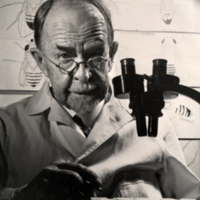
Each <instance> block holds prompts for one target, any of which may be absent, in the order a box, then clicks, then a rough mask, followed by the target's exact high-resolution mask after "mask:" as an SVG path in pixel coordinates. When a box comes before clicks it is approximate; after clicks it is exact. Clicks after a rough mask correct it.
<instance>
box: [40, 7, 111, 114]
mask: <svg viewBox="0 0 200 200" xmlns="http://www.w3.org/2000/svg"><path fill="white" fill-rule="evenodd" d="M42 39H43V44H42V46H43V54H45V55H46V56H47V57H48V58H49V59H51V60H52V61H53V62H54V63H56V64H60V63H61V62H63V61H64V60H66V59H67V58H73V59H75V61H76V62H81V61H87V60H88V59H89V58H91V57H94V56H104V57H105V58H107V59H108V61H107V62H105V65H104V66H103V67H102V68H101V70H96V69H94V70H93V69H91V70H88V68H87V66H86V64H80V65H79V67H78V69H77V71H76V72H75V74H74V75H73V76H69V75H68V74H62V73H61V72H60V71H59V69H58V68H57V67H56V66H55V65H53V64H52V63H51V62H49V61H48V60H47V59H45V58H44V61H43V65H44V66H45V67H46V70H47V76H48V77H49V79H50V82H51V84H52V87H53V91H54V94H55V96H56V98H57V100H58V101H59V102H60V103H61V104H63V105H65V106H67V107H68V108H70V109H73V110H75V111H76V112H77V113H79V114H86V113H89V112H91V111H92V110H93V109H94V108H95V107H96V105H97V104H98V103H99V102H100V101H101V100H103V99H104V97H105V95H106V93H107V90H108V85H109V83H108V71H109V66H108V65H109V63H110V60H109V45H108V40H107V25H106V22H105V20H104V17H103V16H102V14H101V13H100V12H99V11H98V10H97V8H95V7H94V6H92V5H90V4H86V3H84V4H81V5H76V6H75V5H74V6H71V7H68V5H66V3H57V4H55V5H54V6H53V7H52V9H51V10H50V12H49V13H48V16H47V18H46V21H45V23H44V27H43V35H42Z"/></svg>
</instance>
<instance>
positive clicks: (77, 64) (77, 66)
mask: <svg viewBox="0 0 200 200" xmlns="http://www.w3.org/2000/svg"><path fill="white" fill-rule="evenodd" d="M42 55H43V57H45V58H46V59H47V60H48V61H49V62H51V63H52V64H53V65H55V67H57V68H58V69H59V71H60V72H61V73H62V74H67V75H69V76H73V75H74V74H75V73H74V71H75V69H77V70H78V68H79V66H80V64H82V63H85V64H86V66H87V67H88V68H89V69H93V68H92V67H90V66H89V65H88V62H89V61H90V60H91V59H92V58H96V57H101V58H103V60H104V61H105V62H107V61H108V59H107V58H105V56H106V55H105V56H94V57H91V58H89V59H88V60H87V61H81V62H76V61H75V60H74V59H72V58H70V59H69V61H70V60H71V61H73V62H74V63H76V66H75V67H74V68H73V69H72V70H71V71H69V72H68V71H66V70H65V69H63V68H62V67H60V65H61V64H60V65H58V64H56V63H55V62H54V61H52V60H51V59H50V58H48V57H47V56H46V55H45V54H44V53H42ZM62 70H63V71H62ZM77 70H76V71H77ZM63 72H64V73H63ZM65 72H66V73H65Z"/></svg>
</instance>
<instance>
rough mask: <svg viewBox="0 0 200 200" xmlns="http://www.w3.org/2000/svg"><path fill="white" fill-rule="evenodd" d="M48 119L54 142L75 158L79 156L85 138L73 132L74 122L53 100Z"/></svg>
mask: <svg viewBox="0 0 200 200" xmlns="http://www.w3.org/2000/svg"><path fill="white" fill-rule="evenodd" d="M48 119H49V121H50V122H51V133H52V138H53V139H54V141H56V143H57V144H59V145H61V146H62V147H63V148H64V149H65V150H67V151H69V152H70V153H71V154H72V155H73V156H74V157H75V158H76V157H77V156H78V155H79V154H80V150H81V147H82V146H83V144H84V143H85V140H86V138H84V137H83V136H82V135H81V134H80V133H78V132H77V131H75V130H74V129H75V126H76V124H75V122H74V121H73V119H72V118H71V116H70V115H69V113H68V112H67V111H66V110H65V109H64V108H63V107H62V106H61V105H60V104H59V103H58V102H57V101H56V100H55V99H54V98H52V105H51V111H50V113H49V117H48Z"/></svg>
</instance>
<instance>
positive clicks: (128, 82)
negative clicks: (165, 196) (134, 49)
mask: <svg viewBox="0 0 200 200" xmlns="http://www.w3.org/2000/svg"><path fill="white" fill-rule="evenodd" d="M134 62H135V60H134V59H133V58H126V59H123V60H121V69H122V75H121V76H117V77H115V78H113V85H114V95H115V96H116V98H119V99H127V98H129V100H130V104H129V107H130V109H132V113H131V115H132V116H133V117H135V118H136V125H137V132H138V136H140V137H141V136H147V135H148V136H149V137H156V136H157V131H158V117H161V116H162V112H161V110H162V109H163V108H164V99H173V98H176V97H177V96H178V93H180V94H183V95H186V96H189V97H190V98H193V99H194V100H196V101H197V102H198V103H200V93H198V92H197V91H195V90H193V89H191V88H188V87H186V86H182V85H179V78H178V77H176V76H172V75H168V74H167V60H164V59H155V60H153V73H152V75H151V76H147V75H145V74H144V75H140V74H136V71H135V63H134ZM145 80H146V81H147V87H146V91H145V86H144V81H145ZM146 117H148V129H147V126H146Z"/></svg>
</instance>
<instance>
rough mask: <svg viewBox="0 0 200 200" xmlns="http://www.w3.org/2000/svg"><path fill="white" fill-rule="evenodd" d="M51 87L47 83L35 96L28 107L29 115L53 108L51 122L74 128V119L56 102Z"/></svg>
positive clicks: (49, 117)
mask: <svg viewBox="0 0 200 200" xmlns="http://www.w3.org/2000/svg"><path fill="white" fill-rule="evenodd" d="M49 87H50V85H49V82H48V81H45V83H44V85H43V87H42V88H41V89H40V90H39V91H38V92H37V93H36V94H34V95H33V97H32V98H31V99H30V101H29V102H28V104H27V106H26V112H27V114H28V115H36V114H39V113H41V112H43V111H45V110H47V109H48V108H51V109H50V113H49V116H48V120H49V121H57V122H61V123H63V124H65V125H68V126H71V127H73V126H74V121H73V119H72V118H71V116H70V114H69V113H68V112H67V111H66V110H65V109H64V108H63V107H62V106H61V105H60V104H59V103H58V102H57V101H56V100H55V98H54V97H53V96H52V94H51V91H50V89H49Z"/></svg>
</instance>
